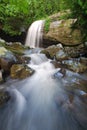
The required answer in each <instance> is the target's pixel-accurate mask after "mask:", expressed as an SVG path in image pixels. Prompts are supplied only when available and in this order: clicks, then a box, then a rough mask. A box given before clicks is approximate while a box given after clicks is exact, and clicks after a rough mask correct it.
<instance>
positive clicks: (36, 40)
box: [25, 20, 44, 48]
mask: <svg viewBox="0 0 87 130" xmlns="http://www.w3.org/2000/svg"><path fill="white" fill-rule="evenodd" d="M43 26H44V20H38V21H35V22H33V23H32V24H31V26H30V28H29V29H28V33H27V37H26V41H25V46H30V47H31V48H35V47H39V46H40V44H41V43H42V36H43Z"/></svg>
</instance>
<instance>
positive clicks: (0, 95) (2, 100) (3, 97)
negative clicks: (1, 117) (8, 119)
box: [0, 90, 10, 107]
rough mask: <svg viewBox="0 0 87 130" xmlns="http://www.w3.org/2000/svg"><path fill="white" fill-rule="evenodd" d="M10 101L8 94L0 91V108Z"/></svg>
mask: <svg viewBox="0 0 87 130" xmlns="http://www.w3.org/2000/svg"><path fill="white" fill-rule="evenodd" d="M9 100H10V94H9V93H8V92H6V91H4V90H0V107H1V106H3V105H4V104H6V103H7V102H8V101H9Z"/></svg>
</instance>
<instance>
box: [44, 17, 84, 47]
mask: <svg viewBox="0 0 87 130" xmlns="http://www.w3.org/2000/svg"><path fill="white" fill-rule="evenodd" d="M76 21H77V19H67V20H59V19H58V20H56V21H52V22H50V26H49V31H48V32H45V31H44V35H43V39H44V44H46V41H47V44H48V41H49V43H50V42H52V43H53V44H54V43H59V42H60V43H62V44H63V45H71V46H73V45H78V44H81V43H82V36H81V31H80V30H79V29H73V28H72V26H73V24H74V23H75V22H76Z"/></svg>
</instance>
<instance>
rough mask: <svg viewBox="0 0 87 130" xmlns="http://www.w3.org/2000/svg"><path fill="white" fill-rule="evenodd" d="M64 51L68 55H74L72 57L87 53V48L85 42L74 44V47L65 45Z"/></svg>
mask: <svg viewBox="0 0 87 130" xmlns="http://www.w3.org/2000/svg"><path fill="white" fill-rule="evenodd" d="M64 51H65V52H66V54H67V55H68V57H72V58H77V57H80V56H84V55H86V54H87V50H86V48H85V47H84V45H83V44H81V45H78V46H74V47H70V46H68V47H66V46H65V47H64Z"/></svg>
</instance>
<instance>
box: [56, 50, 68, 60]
mask: <svg viewBox="0 0 87 130" xmlns="http://www.w3.org/2000/svg"><path fill="white" fill-rule="evenodd" d="M55 58H56V60H57V61H58V60H61V61H62V60H65V59H68V56H67V55H66V53H65V52H64V51H63V50H59V51H58V52H56V55H55Z"/></svg>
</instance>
